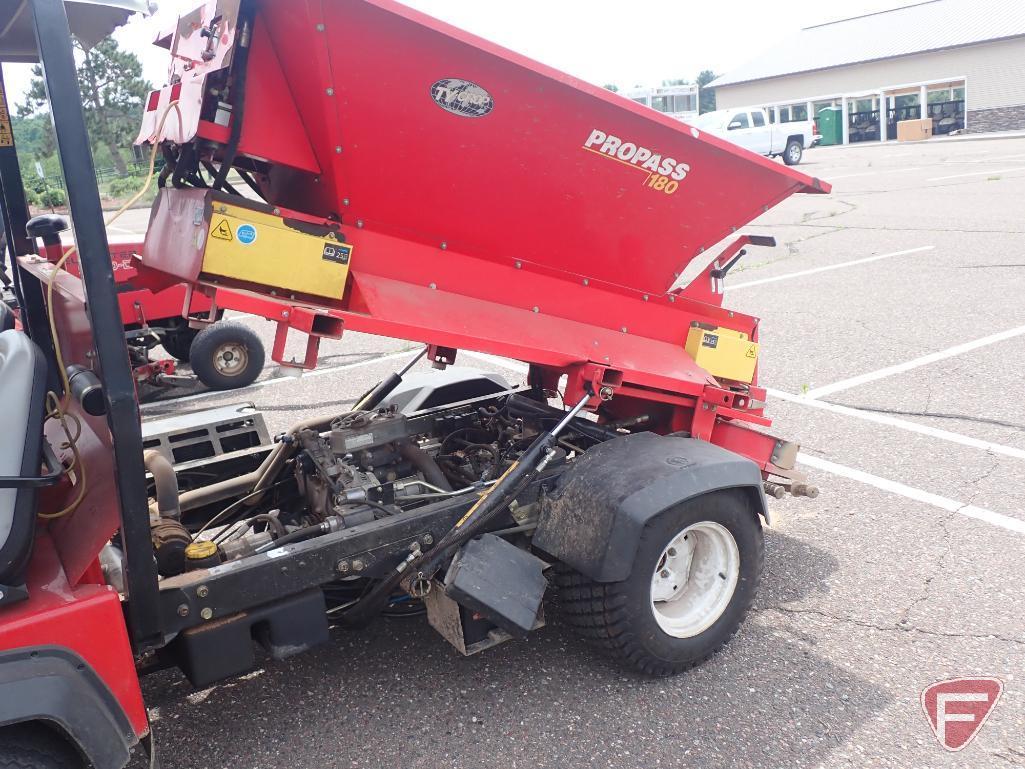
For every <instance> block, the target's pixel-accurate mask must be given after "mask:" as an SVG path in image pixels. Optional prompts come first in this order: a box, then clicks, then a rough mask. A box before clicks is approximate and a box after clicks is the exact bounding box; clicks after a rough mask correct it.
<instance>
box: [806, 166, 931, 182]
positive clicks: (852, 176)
mask: <svg viewBox="0 0 1025 769" xmlns="http://www.w3.org/2000/svg"><path fill="white" fill-rule="evenodd" d="M921 170H922V166H913V167H912V168H886V169H881V170H879V171H864V172H862V173H858V174H842V175H840V176H827V177H825V180H826V181H827V182H837V181H840V180H841V179H855V178H857V177H859V176H878V175H879V174H901V173H905V172H907V171H921Z"/></svg>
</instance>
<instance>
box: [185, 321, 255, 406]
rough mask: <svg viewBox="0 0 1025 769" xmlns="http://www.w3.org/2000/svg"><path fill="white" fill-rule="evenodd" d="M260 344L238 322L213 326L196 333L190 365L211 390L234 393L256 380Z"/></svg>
mask: <svg viewBox="0 0 1025 769" xmlns="http://www.w3.org/2000/svg"><path fill="white" fill-rule="evenodd" d="M263 362H264V350H263V343H262V342H261V341H260V337H258V336H257V335H256V334H255V333H253V331H252V330H251V329H250V328H248V327H247V326H243V325H242V324H241V323H227V322H221V323H215V324H214V325H212V326H208V327H207V328H204V329H203V330H202V331H200V332H199V333H198V334H196V338H195V340H194V341H193V342H192V348H191V355H190V363H191V364H192V370H193V372H195V374H196V376H197V377H199V381H200V382H202V383H203V384H205V385H206V386H207V387H209V388H210V389H211V390H236V389H238V388H239V387H247V386H248V385H251V384H252V383H253V382H255V381H256V378H257V377H258V376H259V375H260V372H261V371H262V370H263Z"/></svg>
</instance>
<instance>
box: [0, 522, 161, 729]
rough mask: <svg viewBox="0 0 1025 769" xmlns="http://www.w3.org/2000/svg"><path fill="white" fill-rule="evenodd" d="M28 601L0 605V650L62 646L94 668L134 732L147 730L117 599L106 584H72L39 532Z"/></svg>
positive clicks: (140, 692)
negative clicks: (4, 606) (2, 607)
mask: <svg viewBox="0 0 1025 769" xmlns="http://www.w3.org/2000/svg"><path fill="white" fill-rule="evenodd" d="M27 585H28V590H29V599H28V600H27V601H22V602H21V603H16V604H13V605H11V606H10V607H8V608H5V609H0V650H7V649H19V648H23V647H28V646H62V647H64V648H66V649H70V650H71V651H73V652H75V653H77V654H78V655H79V656H80V657H81V658H82V659H84V660H85V661H86V662H87V663H89V665H90V666H91V667H92V668H93V670H95V671H96V673H97V674H98V675H99V676H100V678H102V679H103V681H104V682H105V683H106V684H107V686H108V687H110V690H111V692H113V694H114V696H115V697H116V698H117V700H118V702H119V703H121V707H122V708H123V709H124V711H125V713H126V714H127V715H128V720H129V721H130V722H131V724H132V728H133V729H134V730H135V733H136V734H137V735H140V736H141V735H143V734H145V732H146V731H147V730H148V728H149V726H148V722H147V718H146V708H145V706H144V705H143V700H142V691H141V690H140V688H139V678H138V676H137V675H136V672H135V662H134V659H133V657H132V649H131V646H130V644H129V642H128V631H127V628H126V627H125V620H124V615H123V614H122V612H121V601H120V599H119V598H118V596H117V593H115V592H114V590H113V589H112V588H110V587H108V586H106V585H95V584H85V585H80V586H78V587H71V586H70V585H69V584H68V581H67V579H66V577H65V574H64V571H63V569H62V568H61V564H60V561H59V560H58V558H57V553H56V551H55V550H54V547H53V542H52V541H51V539H50V537H49V536H48V535H47V534H45V533H43V532H40V533H39V534H38V536H37V537H36V543H35V551H34V553H33V557H32V564H31V566H30V571H29V575H28V580H27Z"/></svg>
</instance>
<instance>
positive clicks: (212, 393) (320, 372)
mask: <svg viewBox="0 0 1025 769" xmlns="http://www.w3.org/2000/svg"><path fill="white" fill-rule="evenodd" d="M410 352H412V351H411V350H403V351H402V352H393V353H389V354H388V355H381V356H378V357H375V358H367V359H366V360H361V361H356V362H355V363H346V364H344V365H341V366H330V367H329V368H318V369H314V370H313V371H309V372H306V373H304V374H303V375H302V376H301V377H292V376H276V377H271V378H269V379H261V380H260V381H259V382H255V383H254V384H251V385H249V386H248V387H240V388H239V389H237V390H208V391H206V392H201V393H195V394H193V395H183V396H182V397H180V398H165V399H164V400H159V401H150V402H148V403H143V404H141V405H140V406H139V410H140V411H146V410H147V409H154V408H158V407H160V406H176V405H178V404H179V403H187V402H189V401H198V400H202V399H203V398H214V397H216V396H218V395H242V394H244V393H247V392H250V391H251V390H259V389H260V388H263V387H270V386H272V385H277V384H281V383H283V382H292V383H293V384H294V383H296V382H299V381H301V380H303V379H313V378H314V377H319V376H325V375H326V374H334V373H337V372H339V371H348V370H350V369H354V368H363V367H365V366H372V365H374V364H375V363H383V362H385V361H389V360H395V359H396V358H406V357H408V356H409V353H410Z"/></svg>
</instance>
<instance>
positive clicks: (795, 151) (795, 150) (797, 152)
mask: <svg viewBox="0 0 1025 769" xmlns="http://www.w3.org/2000/svg"><path fill="white" fill-rule="evenodd" d="M800 157H801V148H800V147H798V146H797V145H796V144H794V145H791V147H790V159H791V160H797V159H798V158H800Z"/></svg>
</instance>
